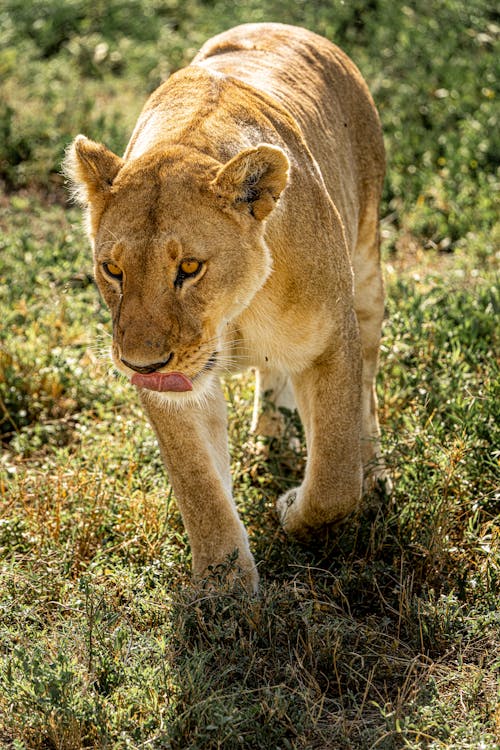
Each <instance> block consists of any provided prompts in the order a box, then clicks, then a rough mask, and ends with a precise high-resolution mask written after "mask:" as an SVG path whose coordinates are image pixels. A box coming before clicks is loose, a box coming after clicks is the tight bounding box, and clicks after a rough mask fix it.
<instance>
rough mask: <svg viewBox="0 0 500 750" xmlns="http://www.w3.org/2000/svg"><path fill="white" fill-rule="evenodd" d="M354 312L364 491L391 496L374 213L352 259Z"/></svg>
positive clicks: (381, 298) (380, 284) (381, 302)
mask: <svg viewBox="0 0 500 750" xmlns="http://www.w3.org/2000/svg"><path fill="white" fill-rule="evenodd" d="M353 269H354V308H355V311H356V317H357V319H358V326H359V334H360V339H361V353H362V362H363V366H362V390H361V403H362V435H361V455H362V461H363V473H364V491H365V492H367V491H369V490H371V489H372V488H373V487H375V486H376V485H380V484H381V483H382V485H383V486H384V489H385V491H386V492H390V489H391V483H390V480H389V477H388V475H387V471H386V468H385V464H384V461H383V459H382V456H381V449H380V426H379V421H378V414H377V411H378V404H377V393H376V389H375V378H376V375H377V369H378V357H379V349H380V337H381V328H382V321H383V318H384V283H383V279H382V270H381V267H380V242H379V231H378V216H377V214H376V213H375V212H374V214H373V216H372V217H371V219H370V220H365V222H364V223H363V225H362V227H361V229H360V232H359V236H358V242H357V246H356V250H355V252H354V256H353Z"/></svg>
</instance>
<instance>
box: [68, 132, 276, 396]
mask: <svg viewBox="0 0 500 750" xmlns="http://www.w3.org/2000/svg"><path fill="white" fill-rule="evenodd" d="M89 143H90V144H91V143H92V142H89V141H87V140H86V139H85V145H87V144H89ZM75 145H76V144H75ZM93 145H94V146H95V145H96V144H93ZM74 148H75V147H74ZM98 148H99V149H102V148H103V147H98ZM259 149H260V150H259ZM75 151H76V148H75ZM94 151H95V149H94ZM244 153H245V154H246V156H245V158H244V159H243V158H242V155H241V154H240V155H239V156H237V157H235V158H234V159H233V160H232V161H231V162H229V163H228V164H227V165H225V166H224V167H221V165H220V164H218V163H217V162H215V161H214V160H212V159H210V158H209V157H206V156H201V155H200V154H199V153H196V154H195V155H193V153H192V152H189V151H187V150H186V149H179V148H175V149H171V151H170V152H168V153H162V154H159V153H157V152H155V153H152V154H151V153H150V154H146V155H144V156H143V157H140V158H139V159H137V160H134V161H131V162H125V163H122V162H121V160H119V161H120V164H119V165H118V164H117V163H115V165H114V167H113V169H116V167H117V166H118V169H116V174H115V175H114V176H112V178H111V180H110V178H109V175H108V178H107V181H106V182H107V184H106V188H105V189H104V190H103V189H102V188H101V191H100V193H98V194H97V195H95V196H93V195H92V191H91V190H89V188H88V185H87V197H88V201H89V206H90V227H91V229H90V233H91V235H92V236H93V244H94V263H95V277H96V281H97V284H98V286H99V289H100V291H101V294H102V296H103V298H104V300H105V301H106V303H107V305H108V306H109V308H110V311H111V314H112V319H113V348H112V354H113V360H114V363H115V365H116V367H117V368H118V369H119V370H120V371H121V372H122V373H124V374H125V375H127V376H129V377H132V378H133V380H132V382H134V383H135V384H137V385H139V386H141V387H145V388H150V389H152V390H158V391H165V392H171V391H191V390H192V391H193V392H194V393H195V394H196V393H197V392H199V393H201V392H203V391H204V389H205V386H206V385H207V383H208V382H209V381H210V378H211V374H212V373H213V371H214V370H216V369H217V367H223V366H224V365H225V364H226V362H225V355H224V351H223V339H224V330H225V328H226V326H227V324H228V323H230V322H231V321H232V320H234V319H235V318H236V317H237V316H238V314H239V313H240V312H241V311H242V310H243V309H244V308H245V307H247V306H248V304H249V303H250V301H251V299H252V298H253V296H254V295H255V293H256V292H257V291H258V290H259V289H260V288H261V287H262V285H263V284H264V283H265V280H266V279H267V277H268V275H269V273H270V266H271V262H270V256H269V252H268V250H267V247H266V244H265V242H264V239H263V222H262V219H263V218H265V216H266V215H267V214H268V213H269V210H271V209H272V208H273V207H274V203H275V201H276V199H277V197H278V195H279V192H280V191H281V189H282V188H283V187H284V184H285V181H286V169H287V160H286V157H285V156H284V154H283V152H281V151H280V150H279V149H275V148H272V147H269V146H261V147H258V148H257V149H252V150H251V153H250V154H249V153H248V152H244ZM109 154H110V152H106V157H107V160H108V162H109V160H110V157H109ZM76 155H77V156H78V153H76ZM115 158H116V159H118V157H115ZM83 159H84V160H85V159H86V161H84V163H85V164H86V165H87V164H88V161H89V159H88V154H87V152H86V153H85V156H84V157H83ZM273 159H274V160H275V161H277V162H278V164H277V165H276V164H274V162H273ZM98 163H100V164H102V163H103V161H102V154H101V159H100V160H99V162H98ZM278 167H279V169H280V172H279V184H278V185H277V184H276V180H277V176H276V175H275V176H274V179H273V180H271V179H270V178H271V177H272V176H273V173H274V172H277V171H278ZM94 174H95V169H94ZM266 178H267V180H266ZM110 183H111V184H110ZM175 397H176V398H178V396H175Z"/></svg>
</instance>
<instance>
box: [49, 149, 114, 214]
mask: <svg viewBox="0 0 500 750" xmlns="http://www.w3.org/2000/svg"><path fill="white" fill-rule="evenodd" d="M122 164H123V159H120V157H119V156H117V155H116V154H114V153H113V152H112V151H110V150H109V149H108V148H106V146H103V145H102V144H101V143H96V142H95V141H91V140H90V139H89V138H86V137H85V136H84V135H77V136H76V138H75V140H74V141H73V143H72V144H71V145H70V146H69V147H68V149H67V151H66V157H65V159H64V163H63V171H64V174H65V175H66V177H67V179H68V181H69V184H70V189H71V192H72V196H73V198H74V199H75V200H76V201H78V203H80V204H82V205H84V206H87V205H90V206H95V207H97V206H96V204H99V203H101V201H102V199H103V198H104V197H105V196H106V194H107V193H109V190H110V188H111V185H112V184H113V180H114V179H115V177H116V175H117V174H118V172H119V171H120V168H121V166H122Z"/></svg>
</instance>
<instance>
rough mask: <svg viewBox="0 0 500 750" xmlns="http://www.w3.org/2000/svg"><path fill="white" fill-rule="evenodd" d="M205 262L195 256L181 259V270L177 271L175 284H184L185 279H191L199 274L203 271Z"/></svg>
mask: <svg viewBox="0 0 500 750" xmlns="http://www.w3.org/2000/svg"><path fill="white" fill-rule="evenodd" d="M202 266H203V263H202V262H201V261H199V260H196V259H195V258H187V259H186V260H183V261H181V263H180V265H179V270H178V271H177V277H176V279H175V282H174V283H175V286H178V287H180V286H182V282H183V281H184V279H189V278H191V277H192V276H197V275H198V274H199V272H200V271H201V269H202Z"/></svg>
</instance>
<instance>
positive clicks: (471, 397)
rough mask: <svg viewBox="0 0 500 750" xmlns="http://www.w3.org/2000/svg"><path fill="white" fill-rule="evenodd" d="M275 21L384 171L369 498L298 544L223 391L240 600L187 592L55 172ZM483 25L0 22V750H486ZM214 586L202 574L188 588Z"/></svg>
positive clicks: (342, 7) (488, 159) (164, 17)
mask: <svg viewBox="0 0 500 750" xmlns="http://www.w3.org/2000/svg"><path fill="white" fill-rule="evenodd" d="M263 20H275V21H282V22H287V23H297V24H301V25H304V26H307V27H309V28H311V29H313V30H316V31H318V32H319V33H322V34H325V35H326V36H328V37H329V38H330V39H332V40H333V41H336V42H337V43H338V44H340V46H342V47H343V48H344V49H345V50H346V51H347V52H348V53H349V54H350V55H351V56H352V57H353V59H354V60H355V61H356V62H357V64H358V65H359V67H360V68H361V70H362V72H363V74H364V76H365V77H366V79H367V81H368V83H369V85H370V88H371V90H372V92H373V94H374V97H375V100H376V102H377V105H378V107H379V109H380V113H381V117H382V121H383V126H384V133H385V138H386V146H387V151H388V174H387V180H386V186H385V194H384V201H383V206H382V237H383V255H384V260H385V264H384V266H385V275H386V284H387V313H388V315H387V321H386V324H385V329H384V340H383V347H382V358H381V359H382V362H381V372H380V377H379V384H378V387H379V400H380V414H381V420H382V425H383V430H384V452H385V455H386V456H387V461H388V464H389V467H390V470H391V473H392V475H393V479H394V484H395V490H394V494H393V495H392V496H391V498H390V499H387V498H386V499H385V500H384V501H383V502H381V500H380V498H377V497H376V496H373V497H370V498H368V499H367V502H366V507H365V508H364V509H363V511H362V512H360V513H359V515H358V516H357V517H356V518H354V519H351V521H350V522H349V523H347V524H345V526H343V527H342V528H340V529H338V530H337V531H335V532H332V531H328V532H326V533H325V535H324V536H322V537H321V538H318V539H317V543H316V545H315V547H300V546H298V545H297V544H295V543H294V542H293V541H291V540H289V539H287V538H286V537H285V535H284V534H283V532H282V531H281V529H280V528H279V525H278V523H277V519H276V516H275V513H274V503H275V501H276V498H277V497H278V495H279V494H281V492H283V491H284V490H286V489H287V488H288V487H289V486H292V485H293V484H296V483H297V482H298V481H300V477H301V474H302V471H303V467H304V460H305V454H304V446H303V445H297V444H296V443H297V441H295V442H294V443H293V447H291V445H290V440H289V438H290V436H296V435H297V434H299V435H300V431H299V430H298V427H297V424H296V421H295V420H294V419H293V418H292V416H291V415H288V428H289V433H288V435H287V438H286V439H285V440H284V441H283V442H282V443H281V444H279V445H275V444H274V445H265V446H262V445H261V444H260V443H258V442H257V441H256V439H255V438H254V437H253V436H251V435H249V429H248V428H249V422H250V415H251V399H252V388H253V385H252V378H251V376H237V377H234V378H232V379H228V380H227V382H226V384H225V389H226V395H227V400H228V403H229V412H230V443H231V449H232V457H233V462H232V469H233V477H234V485H235V496H236V500H237V502H238V506H239V509H240V512H241V514H242V517H243V519H244V521H245V523H246V525H247V527H248V529H249V532H250V539H251V545H252V548H253V551H254V553H255V556H256V559H257V560H258V563H259V568H260V573H261V578H262V596H261V599H260V601H256V602H249V601H248V600H246V599H244V598H241V597H240V596H239V595H238V594H237V593H232V592H227V591H226V592H221V593H210V594H208V593H206V594H204V595H200V593H199V592H198V591H196V590H195V589H192V588H191V587H190V584H189V564H190V559H189V554H190V553H189V548H188V547H187V544H186V543H187V540H186V535H185V532H184V529H183V526H182V522H181V519H180V515H179V513H178V511H177V509H176V505H175V498H173V496H172V492H171V489H170V488H169V486H168V480H167V478H166V477H165V475H164V473H163V470H162V465H161V461H160V458H159V455H158V451H157V447H156V442H155V439H154V436H153V434H152V432H151V430H150V428H149V427H148V425H147V424H146V422H145V419H144V417H143V415H142V414H141V411H140V409H139V407H138V404H137V402H136V400H135V395H134V393H132V392H131V389H130V387H129V386H128V384H127V383H126V382H123V381H122V380H121V379H119V378H117V377H115V376H111V375H110V365H109V360H108V357H107V354H106V349H107V348H108V346H109V340H110V328H109V315H108V312H107V311H106V310H105V308H104V307H103V305H102V303H101V302H100V300H99V298H98V295H97V292H96V289H95V286H94V284H93V282H92V263H91V257H90V251H89V249H88V244H87V240H86V238H85V236H84V232H83V229H82V226H81V218H80V215H79V212H77V211H76V210H75V209H74V208H69V207H68V206H67V205H66V195H65V191H64V186H63V180H62V177H61V175H60V163H61V160H62V156H63V153H64V149H65V147H66V146H67V144H68V143H69V142H70V140H71V139H72V138H73V137H74V135H76V134H77V133H78V132H84V133H85V134H86V135H88V136H90V137H92V138H95V139H97V140H102V141H103V142H105V143H106V144H107V145H108V146H109V147H111V148H113V149H114V150H115V151H117V152H122V151H123V149H124V148H125V145H126V143H127V140H128V137H129V134H130V132H131V129H132V127H133V124H134V122H135V119H136V117H137V115H138V113H139V111H140V109H141V107H142V105H143V103H144V101H145V98H146V96H147V95H148V93H149V92H150V91H152V90H153V89H154V88H155V87H156V86H157V85H158V84H159V83H160V81H162V80H163V79H165V78H166V77H167V76H168V75H169V74H170V73H171V72H172V71H174V70H175V69H177V68H179V67H180V66H182V65H184V64H186V63H187V62H188V61H189V60H190V58H191V57H192V56H193V54H194V53H195V51H196V49H197V48H198V47H199V46H200V45H201V44H202V43H203V42H204V41H205V39H206V38H208V37H209V36H211V35H213V34H215V33H218V32H219V31H221V30H223V29H225V28H228V27H230V26H232V25H234V24H236V23H240V22H246V21H263ZM499 33H500V14H499V13H498V9H497V8H496V7H495V6H494V4H493V3H490V2H486V0H469V1H467V0H440V1H438V0H430V1H429V2H424V0H414V1H411V0H407V2H402V1H401V0H392V1H391V2H389V0H352V2H343V1H342V0H332V1H331V2H321V1H320V0H307V1H306V0H303V1H301V2H299V0H245V2H244V3H243V2H240V1H239V0H238V2H234V3H231V4H230V3H223V2H222V1H221V0H107V1H106V2H104V0H94V2H90V1H89V0H29V1H26V0H3V1H2V3H1V4H0V181H1V187H2V188H3V189H2V191H1V192H0V321H1V322H0V438H1V442H2V447H3V452H2V454H1V456H0V558H1V565H0V581H1V585H0V746H1V747H2V748H4V747H5V748H6V749H8V750H80V749H81V748H112V749H113V750H122V748H123V750H125V749H126V748H134V749H136V748H137V749H139V748H152V749H153V750H163V749H166V748H179V750H180V749H181V748H182V749H185V748H192V749H193V750H194V749H195V748H198V749H199V750H211V749H212V748H214V750H215V748H223V749H224V750H233V748H245V749H248V750H250V749H253V748H259V750H260V748H273V749H274V748H276V750H278V748H282V749H283V750H290V748H293V749H294V750H295V749H296V750H326V748H328V749H329V750H330V748H335V750H365V749H366V750H368V749H371V748H378V749H379V750H396V749H397V748H403V747H404V748H409V749H410V750H420V749H421V748H429V749H431V750H438V749H439V750H443V749H444V748H446V749H448V748H449V749H450V750H451V749H452V748H453V749H454V750H468V749H469V748H470V749H471V750H472V749H473V748H474V750H476V749H477V748H482V750H493V749H494V748H495V749H496V748H498V747H499V746H500V714H499V710H498V705H499V692H498V669H499V667H500V663H499V656H498V655H499V649H500V615H499V607H498V602H499V595H500V528H499V514H500V502H499V495H498V485H499V482H498V467H499V464H498V461H499V450H498V446H499V442H500V441H499V424H500V413H499V404H500V393H499V391H500V388H499V383H500V373H499V371H498V359H497V355H498V350H499V342H498V323H497V321H498V312H499V300H498V259H499V252H500V232H499V222H498V187H499V173H498V167H499V161H500V160H499V130H500V128H499V107H498V93H499V92H498V80H499V77H500V76H499V73H500V71H499V64H500V63H499V60H500V55H499V44H498V37H499ZM214 576H215V577H219V578H222V579H223V578H224V570H219V571H215V572H214Z"/></svg>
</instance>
